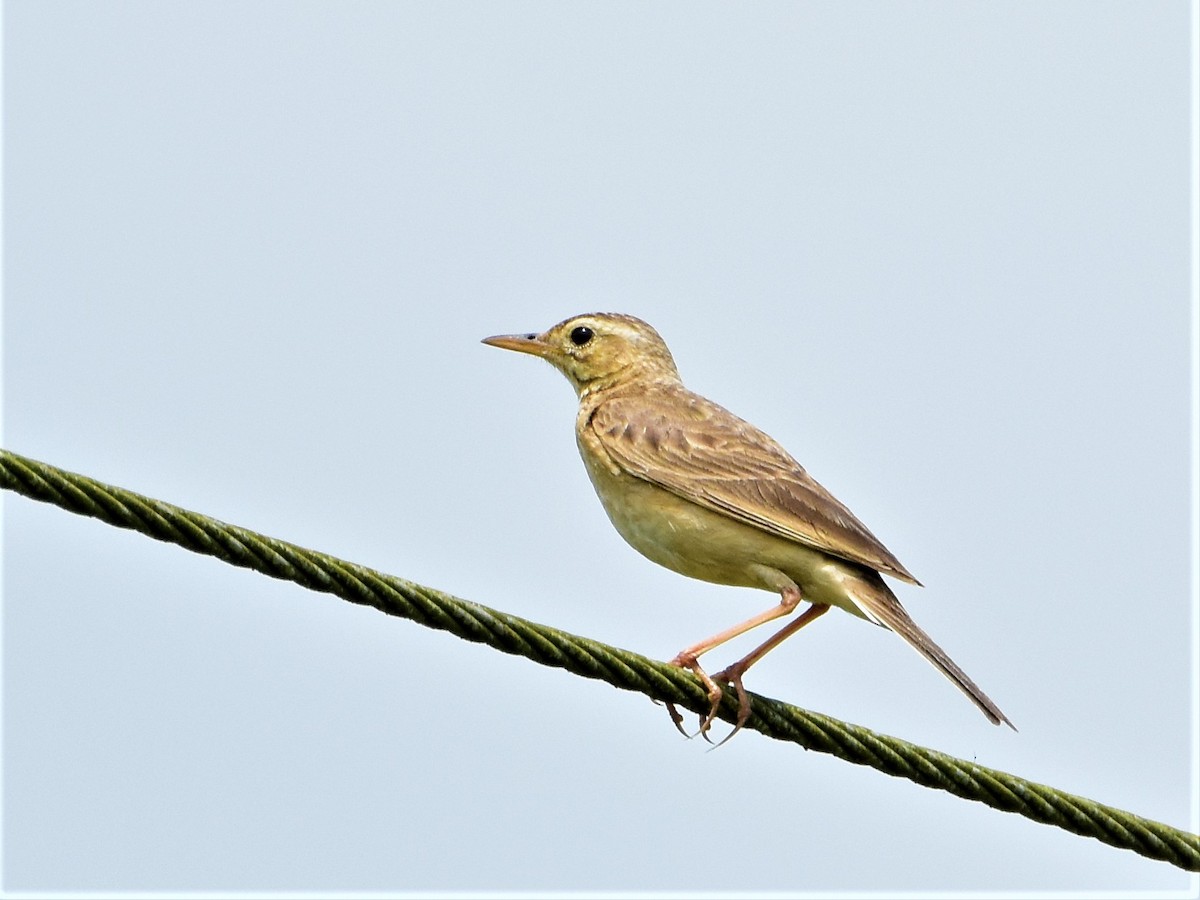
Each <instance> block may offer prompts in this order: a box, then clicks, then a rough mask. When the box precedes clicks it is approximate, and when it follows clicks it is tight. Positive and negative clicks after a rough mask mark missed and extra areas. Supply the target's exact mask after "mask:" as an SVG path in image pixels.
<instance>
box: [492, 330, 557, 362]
mask: <svg viewBox="0 0 1200 900" xmlns="http://www.w3.org/2000/svg"><path fill="white" fill-rule="evenodd" d="M483 343H485V344H488V345H490V346H492V347H499V348H500V349H502V350H516V351H517V352H518V353H529V354H531V355H532V356H540V357H542V358H543V359H544V358H546V357H547V356H549V355H550V352H551V350H552V348H551V346H550V345H549V344H547V343H546V342H545V341H543V340H542V339H541V336H540V335H536V334H497V335H493V336H492V337H485V338H484V339H483Z"/></svg>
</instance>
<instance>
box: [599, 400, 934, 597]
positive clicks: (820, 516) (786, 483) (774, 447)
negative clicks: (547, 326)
mask: <svg viewBox="0 0 1200 900" xmlns="http://www.w3.org/2000/svg"><path fill="white" fill-rule="evenodd" d="M590 425H591V428H592V429H593V431H594V433H595V435H596V437H597V438H598V439H599V441H600V443H601V445H602V446H603V447H604V449H605V450H606V451H607V452H608V454H609V456H610V457H611V458H612V459H613V461H614V462H615V463H616V464H617V465H618V466H620V467H621V468H622V469H623V470H624V471H626V472H628V473H629V474H631V475H634V476H636V477H638V478H641V479H643V480H645V481H649V482H652V483H654V484H657V485H658V486H660V487H662V488H665V489H666V490H668V491H671V492H672V493H674V494H676V495H678V496H680V497H683V498H684V499H685V500H689V501H691V502H693V503H697V504H699V505H700V506H704V507H707V508H708V509H712V510H716V511H718V512H721V513H724V514H726V515H728V516H730V517H731V518H734V519H737V520H739V521H741V522H745V523H746V524H749V525H753V526H755V527H757V528H761V529H762V530H763V531H766V532H768V533H770V534H775V535H778V536H780V537H783V538H786V539H788V540H793V541H796V542H798V543H801V544H805V545H807V546H809V547H814V548H816V549H818V550H821V551H824V552H826V553H829V554H831V555H833V556H837V557H840V558H842V559H847V560H850V561H852V562H856V563H859V564H861V565H864V566H868V567H870V568H872V569H875V570H877V571H879V572H885V573H887V574H888V575H892V576H894V577H896V578H899V579H901V580H903V581H907V582H910V583H912V584H920V582H919V581H917V580H916V579H915V578H914V577H913V576H912V575H911V574H910V573H909V571H908V570H907V569H905V568H904V566H903V565H901V564H900V561H899V560H898V559H896V557H895V556H893V555H892V553H891V552H890V551H889V550H888V549H887V548H886V547H884V546H883V544H882V543H880V541H879V539H878V538H876V537H875V535H873V534H871V532H870V531H869V530H868V529H867V527H866V526H865V525H863V523H862V522H860V521H859V520H858V519H857V518H856V517H855V516H854V514H853V513H852V512H850V510H849V509H847V508H846V507H845V506H844V505H842V504H841V503H840V502H839V501H838V500H837V499H836V498H835V497H834V496H833V495H832V494H830V493H829V491H827V490H825V488H823V487H822V486H821V485H820V484H818V483H817V481H816V480H814V479H813V478H812V477H811V476H810V475H809V474H808V473H807V472H806V471H805V470H804V468H803V466H801V465H800V464H799V463H798V462H796V460H795V459H793V458H792V457H791V455H789V454H788V452H787V451H786V450H784V449H783V447H781V446H780V445H779V444H778V443H776V442H775V441H774V440H773V439H771V438H770V437H769V436H768V435H766V434H764V433H763V432H762V431H760V430H759V429H757V428H755V427H754V426H753V425H751V424H750V423H749V422H746V421H744V420H742V419H739V418H738V417H737V416H735V415H733V414H732V413H730V412H729V411H728V410H726V409H724V408H723V407H720V406H718V405H717V404H715V403H713V402H712V401H711V400H707V399H705V398H704V397H701V396H700V395H698V394H693V393H691V392H690V391H686V390H683V389H682V388H680V387H678V386H677V385H671V386H669V388H666V387H664V388H661V389H658V391H657V395H656V391H655V390H654V389H651V390H650V392H649V395H647V393H646V392H645V391H643V392H642V393H641V394H639V395H638V396H636V397H635V396H626V397H621V396H615V397H609V398H608V399H605V400H604V401H603V402H601V403H600V404H599V405H598V406H597V407H596V409H595V410H594V411H593V412H592V414H591V418H590Z"/></svg>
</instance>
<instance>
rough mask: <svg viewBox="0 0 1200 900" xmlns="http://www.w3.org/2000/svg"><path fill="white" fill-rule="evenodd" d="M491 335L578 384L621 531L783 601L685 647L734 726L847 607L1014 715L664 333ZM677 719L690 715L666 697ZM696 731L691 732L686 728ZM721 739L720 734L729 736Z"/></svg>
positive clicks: (862, 530)
mask: <svg viewBox="0 0 1200 900" xmlns="http://www.w3.org/2000/svg"><path fill="white" fill-rule="evenodd" d="M483 343H485V344H488V345H490V346H493V347H499V348H501V349H505V350H513V351H516V352H518V353H526V354H529V355H531V356H537V357H540V358H542V359H544V360H546V361H547V362H549V363H550V364H551V365H552V366H554V367H555V368H556V369H558V370H559V371H560V372H561V373H562V374H563V375H565V376H566V378H567V380H568V381H569V382H570V383H571V385H572V386H573V387H574V389H575V393H576V395H577V397H578V400H579V409H578V413H577V414H576V418H575V436H576V443H577V445H578V448H579V453H580V456H581V457H582V458H583V462H584V466H585V467H586V469H587V473H588V476H589V477H590V479H591V482H592V485H593V487H594V488H595V491H596V494H597V496H598V497H599V499H600V502H601V504H602V505H603V507H604V510H605V512H606V513H607V514H608V518H609V520H610V521H611V522H612V524H613V526H614V527H615V528H616V530H617V532H618V533H619V534H620V535H621V537H622V538H624V539H625V541H626V542H627V543H629V544H630V545H631V546H632V547H633V548H634V549H635V550H637V551H638V552H639V553H641V554H642V555H643V556H645V557H647V558H648V559H650V560H651V561H653V562H655V563H658V564H659V565H662V566H665V567H666V568H668V569H671V570H672V571H675V572H678V573H680V574H682V575H686V576H689V577H691V578H696V579H700V580H702V581H707V582H712V583H715V584H722V585H733V586H738V587H748V588H758V589H761V590H765V591H770V592H773V593H776V594H778V595H779V602H778V603H776V604H774V605H773V606H771V607H770V608H769V609H767V610H764V611H763V612H761V613H759V614H758V615H756V616H752V617H751V618H749V619H747V620H746V621H744V622H740V623H738V624H736V625H733V626H732V627H730V628H727V629H725V630H724V631H721V632H719V633H717V634H715V635H713V636H711V637H708V638H705V639H704V640H702V641H698V642H697V643H695V644H692V645H690V646H688V647H686V648H685V649H683V650H681V651H680V652H679V653H678V654H677V655H676V656H675V657H674V658H673V659H672V660H670V662H671V664H672V665H676V666H680V667H682V668H685V669H688V670H690V671H692V672H694V673H695V675H696V676H697V677H698V678H699V679H700V681H701V683H702V684H703V685H704V688H705V690H706V692H707V694H708V699H709V701H710V704H711V707H710V709H709V711H708V715H707V716H705V717H704V718H703V719H702V721H701V723H700V729H699V733H700V734H702V735H704V736H705V738H706V739H707V732H708V730H709V728H710V727H711V724H712V722H713V720H714V719H715V717H716V714H717V711H718V707H719V706H720V703H721V700H722V697H723V694H724V691H723V689H722V687H721V686H720V685H721V684H726V685H729V686H731V687H732V688H733V689H734V691H735V694H736V697H737V701H738V712H737V721H736V725H735V727H734V729H733V731H731V732H730V734H729V735H728V736H727V737H726V738H725V740H728V739H729V738H730V737H732V736H733V735H734V734H736V733H737V732H738V731H739V730H740V729H741V728H742V726H743V725H745V724H746V722H747V721H748V720H749V717H750V714H751V709H752V707H751V701H750V699H749V696H748V694H747V692H746V690H745V687H744V686H743V683H742V680H743V677H744V676H745V674H746V671H747V670H748V669H749V668H750V667H751V666H753V665H754V664H755V663H756V662H758V661H759V660H760V659H762V658H763V657H764V656H765V655H766V654H767V653H769V652H770V651H771V650H773V649H775V648H776V647H777V646H779V644H781V643H782V642H783V641H784V640H786V639H787V638H789V637H791V636H792V635H793V634H795V633H796V632H797V631H799V630H800V629H801V628H803V627H804V626H806V625H808V624H809V623H811V622H812V621H814V620H815V619H817V618H819V617H820V616H821V615H823V614H824V613H825V612H827V611H828V610H829V609H830V608H831V607H835V606H836V607H838V608H839V609H842V610H844V611H846V612H848V613H850V614H852V615H854V616H857V617H858V618H861V619H866V620H867V621H869V622H872V623H874V624H876V625H881V626H883V627H885V628H888V629H890V630H891V631H893V632H895V633H896V634H897V635H899V636H900V637H901V638H902V639H903V640H904V641H905V642H907V643H908V644H909V646H911V647H912V648H913V649H915V650H916V651H917V652H918V653H920V654H921V655H922V656H923V657H924V658H925V659H926V660H928V661H929V662H930V663H932V664H933V666H934V667H935V668H936V669H938V670H939V671H940V672H941V673H942V674H943V675H945V676H946V677H947V678H949V680H950V681H951V682H953V683H954V684H955V685H956V686H957V687H958V688H959V689H960V690H961V691H962V692H963V693H964V694H966V696H967V697H968V698H969V699H970V700H971V701H972V702H973V703H974V704H975V705H976V706H977V707H978V708H979V709H980V710H981V711H982V712H983V714H984V715H985V716H986V717H987V718H988V720H989V721H991V722H992V723H993V724H996V725H999V724H1000V723H1004V724H1006V725H1008V726H1009V727H1010V728H1012V729H1013V730H1014V731H1015V730H1016V726H1015V725H1013V724H1012V722H1011V721H1010V720H1009V718H1008V717H1007V716H1006V715H1005V714H1004V713H1003V712H1001V711H1000V708H999V707H998V706H996V704H995V703H993V702H992V700H991V699H990V698H989V697H988V696H987V695H986V694H985V693H984V692H983V691H982V690H980V689H979V687H978V686H977V685H976V684H975V682H973V681H972V680H971V679H970V678H969V677H968V676H967V674H966V673H965V672H964V671H963V670H962V669H961V668H959V666H958V665H957V664H956V663H955V662H954V661H953V660H952V659H951V658H950V657H949V655H947V653H946V652H945V651H944V650H942V648H941V647H939V646H938V645H937V644H936V643H934V641H933V639H932V638H930V637H929V635H928V634H926V633H925V632H924V631H923V630H922V629H921V628H920V627H918V625H917V624H916V622H914V621H913V619H912V617H911V616H910V615H909V614H908V612H907V611H906V610H905V609H904V607H903V606H902V605H901V604H900V601H899V600H898V599H897V597H896V595H895V593H893V591H892V589H891V588H890V587H889V586H888V584H887V582H885V581H884V579H883V577H882V576H884V575H887V576H890V577H892V578H895V579H897V580H899V581H901V582H906V583H908V584H912V585H916V586H918V587H919V586H921V583H920V582H919V581H917V579H916V578H915V577H913V575H912V574H911V573H910V572H909V571H908V570H907V569H906V568H905V567H904V566H903V565H902V564H901V563H900V561H899V560H898V559H897V558H896V557H895V556H894V555H893V554H892V553H891V551H889V550H888V549H887V548H886V547H884V545H883V544H882V543H881V542H880V540H879V539H878V538H876V537H875V535H874V534H872V533H871V532H870V531H869V530H868V529H867V527H866V526H865V525H864V524H863V523H862V522H860V521H859V520H858V518H856V517H855V515H854V514H853V513H852V512H850V510H849V509H848V508H847V507H846V506H845V505H843V504H842V503H841V502H840V501H838V500H837V499H836V498H835V497H834V496H833V495H832V494H831V493H830V492H829V491H827V490H826V489H825V488H824V487H822V486H821V485H820V484H819V483H818V482H817V481H816V480H814V479H813V478H812V477H811V476H810V475H809V474H808V472H807V471H806V470H805V469H804V467H803V466H801V465H800V464H799V463H798V462H797V461H796V460H795V459H794V458H793V457H792V456H791V454H789V453H788V452H787V451H786V450H785V449H784V448H783V447H782V446H781V445H780V444H779V443H777V442H776V441H775V440H774V439H773V438H771V437H769V436H768V435H767V434H766V433H764V432H763V431H761V430H759V429H758V428H756V427H755V426H753V425H751V424H750V423H749V422H747V421H745V420H744V419H741V418H739V417H738V416H736V415H734V414H733V413H731V412H729V411H728V410H727V409H725V408H724V407H722V406H719V405H718V404H716V403H714V402H713V401H711V400H709V399H707V398H705V397H702V396H701V395H699V394H696V393H694V392H692V391H690V390H688V389H687V388H686V387H684V385H683V381H682V380H681V379H680V376H679V371H678V369H677V367H676V365H675V360H674V358H673V357H672V355H671V351H670V350H669V349H668V347H667V344H666V342H665V341H664V340H663V339H662V337H661V336H660V335H659V333H658V332H657V331H655V330H654V328H652V327H651V326H650V325H649V324H647V323H646V322H643V321H642V320H641V319H638V318H635V317H633V316H629V315H623V314H618V313H588V314H584V315H577V316H572V317H571V318H569V319H565V320H563V321H562V322H559V323H558V324H557V325H554V326H553V327H551V328H549V329H548V330H546V331H543V332H540V333H527V334H501V335H494V336H492V337H487V338H484V339H483ZM802 603H807V604H808V605H807V607H806V608H805V609H804V610H803V611H801V612H799V613H798V614H797V615H796V616H795V618H793V619H792V620H791V621H789V622H788V624H786V625H785V626H784V627H783V628H782V629H780V630H779V631H778V632H776V633H775V634H773V635H772V636H771V637H770V638H768V639H767V640H766V641H764V642H763V643H762V644H761V645H760V646H758V647H757V648H756V649H754V650H752V651H751V652H750V653H749V654H747V655H746V656H745V657H743V658H742V659H740V660H738V661H737V662H735V663H733V664H732V665H730V666H728V667H726V668H725V669H724V670H722V671H721V672H719V673H717V674H716V675H711V676H710V675H709V674H708V673H706V672H705V670H704V669H703V668H702V667H701V665H700V662H699V659H700V657H701V656H702V655H703V654H705V653H707V652H708V651H710V650H712V649H714V648H716V647H718V646H720V645H721V644H724V643H725V642H726V641H729V640H732V639H733V638H735V637H737V636H739V635H741V634H744V633H745V632H747V631H750V630H751V629H753V628H756V627H758V626H760V625H763V624H765V623H767V622H770V621H773V620H776V619H781V618H785V617H787V616H790V615H792V614H794V613H796V611H797V609H798V608H799V607H800V605H801V604H802ZM668 709H669V711H670V713H671V717H672V720H673V721H674V722H675V725H676V727H678V728H679V729H680V731H683V728H682V725H681V721H682V718H681V717H680V716H679V715H678V713H677V712H676V711H675V709H674V707H672V706H670V705H668ZM684 733H685V734H686V732H684ZM722 743H724V741H722Z"/></svg>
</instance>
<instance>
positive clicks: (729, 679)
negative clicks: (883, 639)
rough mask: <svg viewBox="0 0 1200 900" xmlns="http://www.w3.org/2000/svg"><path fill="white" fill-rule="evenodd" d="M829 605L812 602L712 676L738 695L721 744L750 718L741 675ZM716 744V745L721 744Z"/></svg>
mask: <svg viewBox="0 0 1200 900" xmlns="http://www.w3.org/2000/svg"><path fill="white" fill-rule="evenodd" d="M828 610H829V607H828V606H827V605H825V604H823V603H814V604H813V605H812V606H810V607H809V608H808V609H806V610H805V611H804V612H802V613H801V614H800V615H799V616H797V617H796V619H795V621H793V622H788V623H787V625H785V626H784V627H783V628H781V629H779V631H777V632H776V633H775V634H773V635H772V636H771V637H770V638H768V639H767V640H766V641H764V642H763V644H762V645H761V646H760V647H757V648H755V649H754V650H752V651H751V652H750V653H748V654H746V655H745V656H744V657H742V658H741V659H739V660H738V661H737V662H735V663H734V664H733V665H732V666H729V667H727V668H725V669H722V670H721V671H720V672H718V673H717V674H716V675H714V676H712V679H713V680H714V681H720V682H724V683H725V684H732V685H733V689H734V690H735V691H737V696H738V717H737V725H736V726H735V727H734V729H733V731H731V732H729V734H728V735H727V736H726V737H725V739H724V740H722V741H721V744H723V743H725V741H727V740H729V738H731V737H733V736H734V735H735V734H737V733H738V732H739V731H741V730H742V726H743V725H745V724H746V720H747V719H749V718H750V697H749V696H748V695H747V694H746V689H745V688H744V687H743V686H742V676H743V675H745V674H746V670H747V669H749V668H750V667H751V666H752V665H754V664H755V663H756V662H758V661H759V660H760V659H762V658H763V657H764V656H766V655H767V654H768V653H770V652H771V651H772V650H774V649H775V648H776V647H778V646H779V645H780V644H782V643H783V642H784V641H786V640H787V639H788V638H790V637H791V636H792V635H793V634H795V633H796V632H797V631H799V630H800V629H801V628H803V627H804V626H805V625H807V624H808V623H809V622H811V621H812V620H813V619H816V618H819V617H820V616H822V615H824V614H825V613H826V612H828ZM721 744H718V745H717V746H718V747H719V746H721Z"/></svg>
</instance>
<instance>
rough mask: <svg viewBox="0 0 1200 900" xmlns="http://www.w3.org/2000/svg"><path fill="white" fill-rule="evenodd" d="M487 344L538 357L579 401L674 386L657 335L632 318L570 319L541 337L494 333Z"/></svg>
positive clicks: (598, 315)
mask: <svg viewBox="0 0 1200 900" xmlns="http://www.w3.org/2000/svg"><path fill="white" fill-rule="evenodd" d="M483 342H484V343H485V344H490V345H491V346H493V347H502V348H503V349H505V350H516V351H517V352H519V353H529V354H531V355H533V356H540V357H541V358H542V359H544V360H546V361H547V362H549V363H550V364H551V365H552V366H554V367H555V368H556V369H558V370H559V371H560V372H562V373H563V374H564V375H566V376H567V380H568V381H570V382H571V384H572V385H573V386H574V388H575V392H576V393H577V394H579V395H580V396H582V395H584V394H585V393H588V392H589V391H593V390H596V389H599V388H607V387H611V386H613V385H617V384H624V383H627V382H631V381H638V380H652V381H678V380H679V373H678V371H677V370H676V368H675V360H674V359H672V358H671V351H670V350H668V349H667V345H666V343H665V342H664V341H663V339H662V338H661V337H659V335H658V332H657V331H655V330H654V329H653V328H651V327H650V326H649V325H647V324H646V323H645V322H643V321H642V320H641V319H635V318H634V317H633V316H623V315H619V314H617V313H588V314H587V315H582V316H572V317H571V318H570V319H567V320H565V321H563V322H559V323H558V324H557V325H555V326H554V327H553V328H550V329H548V330H547V331H543V332H542V333H541V334H498V335H496V336H495V337H489V338H484V339H483Z"/></svg>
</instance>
